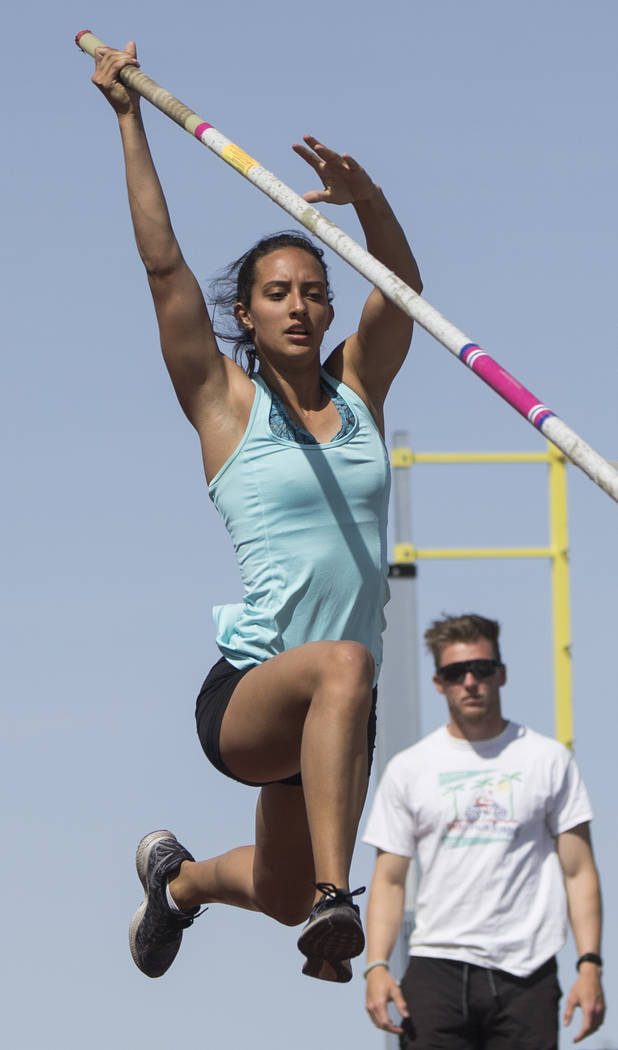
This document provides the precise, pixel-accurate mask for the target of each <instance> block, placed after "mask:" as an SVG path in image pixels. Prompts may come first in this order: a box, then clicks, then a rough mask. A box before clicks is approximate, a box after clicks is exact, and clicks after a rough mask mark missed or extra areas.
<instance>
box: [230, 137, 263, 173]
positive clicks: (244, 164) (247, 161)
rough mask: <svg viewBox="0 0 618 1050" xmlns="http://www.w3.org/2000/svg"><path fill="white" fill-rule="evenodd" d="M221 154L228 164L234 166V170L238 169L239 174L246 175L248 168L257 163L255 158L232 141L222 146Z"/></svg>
mask: <svg viewBox="0 0 618 1050" xmlns="http://www.w3.org/2000/svg"><path fill="white" fill-rule="evenodd" d="M221 156H222V157H223V159H224V160H226V161H227V163H228V164H231V165H232V167H233V168H236V171H239V172H240V174H241V175H246V174H247V172H248V171H249V168H253V167H255V165H256V164H257V163H258V162H257V160H254V159H253V157H250V156H249V154H248V153H245V151H244V150H243V149H241V148H240V146H236V145H234V143H233V142H230V143H229V145H227V146H224V147H223V149H222V150H221Z"/></svg>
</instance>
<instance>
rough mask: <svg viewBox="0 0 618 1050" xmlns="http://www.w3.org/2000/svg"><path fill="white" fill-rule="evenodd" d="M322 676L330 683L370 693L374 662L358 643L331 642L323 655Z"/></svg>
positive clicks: (367, 651)
mask: <svg viewBox="0 0 618 1050" xmlns="http://www.w3.org/2000/svg"><path fill="white" fill-rule="evenodd" d="M321 670H322V674H323V675H324V676H325V677H326V678H328V679H329V680H331V681H334V682H337V683H339V684H341V685H343V686H345V687H347V688H350V689H356V690H359V691H361V692H367V691H369V692H371V688H372V686H373V678H374V674H375V662H374V659H373V656H372V655H371V653H370V652H369V649H367V647H366V646H364V645H361V644H360V642H331V643H329V644H328V648H327V650H326V651H325V654H324V661H323V664H322V668H321Z"/></svg>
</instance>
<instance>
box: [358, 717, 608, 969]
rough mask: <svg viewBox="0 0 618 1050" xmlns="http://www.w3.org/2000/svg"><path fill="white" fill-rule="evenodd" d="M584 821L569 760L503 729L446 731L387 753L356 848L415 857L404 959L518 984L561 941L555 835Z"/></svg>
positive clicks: (548, 743)
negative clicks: (467, 968)
mask: <svg viewBox="0 0 618 1050" xmlns="http://www.w3.org/2000/svg"><path fill="white" fill-rule="evenodd" d="M591 818H592V809H591V807H590V801H589V799H588V794H587V792H586V789H585V787H584V784H583V782H582V779H581V776H580V773H579V770H578V768H577V764H576V762H575V760H574V758H573V756H572V755H571V754H570V752H569V751H568V750H567V749H566V748H565V747H564V746H563V745H562V744H559V743H558V742H557V741H556V740H552V739H550V738H549V737H546V736H541V734H540V733H535V732H534V731H533V730H531V729H528V728H526V727H525V726H520V725H517V723H515V722H509V723H508V724H507V726H506V728H505V729H504V730H503V732H502V733H500V735H499V736H497V737H494V738H493V739H491V740H482V741H476V742H470V741H467V740H460V739H458V738H457V737H454V736H452V735H451V734H450V733H449V732H448V730H447V729H446V728H445V727H444V728H441V729H438V730H436V731H435V732H434V733H431V734H430V735H429V736H427V737H425V738H424V739H423V740H421V741H419V743H417V744H414V746H413V747H410V748H407V749H406V750H405V751H401V752H400V753H399V754H398V755H395V757H394V758H393V759H391V761H390V762H389V764H388V766H387V767H386V770H385V773H384V776H383V777H382V780H381V782H380V784H379V786H378V790H377V792H376V796H375V799H374V803H373V808H372V810H371V814H370V816H369V821H368V823H367V827H366V830H365V834H364V836H363V840H364V841H365V842H367V843H369V844H370V845H372V846H376V847H377V848H378V849H381V850H384V851H385V852H387V853H396V854H397V855H399V856H402V857H413V856H414V855H415V854H418V860H419V865H420V869H421V880H420V885H419V890H418V897H417V902H416V915H415V926H414V929H413V931H412V935H411V937H410V953H411V954H412V955H425V956H432V957H435V958H440V959H458V960H461V961H462V962H469V963H475V964H476V965H478V966H488V967H493V968H495V969H500V970H506V971H508V972H509V973H512V974H515V975H516V976H519V977H525V976H527V975H528V974H530V973H532V972H533V971H534V970H536V969H537V968H538V967H539V966H541V965H542V964H543V963H544V962H545V961H546V960H547V959H549V958H550V957H551V956H552V955H554V954H555V953H556V952H557V951H558V950H559V949H560V948H561V947H562V945H563V944H564V941H565V939H566V923H567V915H566V895H565V890H564V881H563V877H562V871H561V868H560V864H559V861H558V856H557V853H556V848H555V836H556V835H558V834H560V833H561V832H563V831H568V830H569V829H570V828H573V827H575V826H576V825H577V824H581V823H583V822H585V821H588V820H590V819H591Z"/></svg>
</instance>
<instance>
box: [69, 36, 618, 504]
mask: <svg viewBox="0 0 618 1050" xmlns="http://www.w3.org/2000/svg"><path fill="white" fill-rule="evenodd" d="M75 42H76V43H77V45H78V47H80V48H81V49H82V51H85V52H86V53H87V54H89V55H92V56H93V57H94V52H95V50H96V48H97V47H105V46H106V45H105V44H104V43H103V42H102V41H101V40H98V39H97V37H96V36H94V35H93V34H92V33H91V32H90V30H88V29H84V30H82V32H81V33H78V34H77V36H76V37H75ZM118 76H119V78H120V80H121V81H122V83H123V84H126V86H127V87H130V88H131V89H132V90H133V91H137V93H138V94H139V95H142V96H143V98H146V99H148V101H149V102H151V103H152V104H153V106H156V107H157V109H160V110H161V112H162V113H165V115H166V116H168V117H170V118H171V119H172V120H174V121H175V122H176V124H179V125H180V127H181V128H184V130H185V131H187V132H188V133H189V134H190V135H193V136H194V137H195V138H196V139H197V140H198V141H199V142H201V143H202V144H203V145H204V146H207V147H208V149H209V150H212V152H213V153H216V154H217V156H218V157H221V158H222V159H223V160H224V161H226V162H227V163H228V164H231V166H232V167H233V168H235V169H236V171H238V172H240V174H241V175H243V176H244V177H245V178H246V179H247V181H248V182H250V183H252V184H253V185H254V186H255V187H256V188H257V189H258V190H261V191H262V193H265V194H266V196H267V197H270V199H271V200H272V201H274V202H275V204H278V205H279V207H280V208H283V210H284V211H287V213H288V214H289V215H292V216H293V218H295V219H296V220H297V222H300V223H301V224H302V225H303V226H305V227H306V229H308V230H310V231H311V233H313V234H315V236H316V237H319V238H320V240H321V241H324V243H325V244H327V245H328V246H329V248H332V249H333V251H335V252H337V255H340V256H341V258H342V259H344V260H345V261H346V262H347V263H349V264H350V266H353V267H354V269H355V270H358V272H359V273H360V274H362V275H363V277H366V278H367V280H368V281H370V282H371V284H373V285H375V287H376V288H379V289H380V291H381V292H383V294H384V295H385V296H386V297H387V298H388V299H390V300H391V301H392V302H393V303H395V305H396V306H398V307H399V309H400V310H403V312H404V313H405V314H407V315H408V317H411V318H412V319H413V320H414V321H416V322H417V323H418V324H420V325H421V326H422V327H423V328H424V329H425V330H426V331H427V332H429V334H430V335H432V336H433V337H434V339H437V340H438V342H439V343H441V344H442V346H443V347H445V348H446V349H447V350H448V351H449V352H450V353H451V354H453V355H454V356H455V357H457V358H458V359H459V360H460V361H462V362H463V364H465V365H467V367H468V368H469V369H470V370H471V371H472V372H474V374H475V375H477V376H478V377H479V378H480V379H482V380H483V382H484V383H487V385H488V386H490V387H491V389H492V390H493V391H494V392H495V393H496V394H499V395H500V397H501V398H503V399H504V400H505V401H506V402H507V404H509V405H510V406H511V408H514V409H515V410H516V411H517V412H519V413H520V415H522V416H523V417H524V419H527V420H528V422H529V423H531V424H532V426H533V427H535V428H536V429H537V430H540V432H541V433H542V434H544V436H545V437H546V438H548V440H549V441H553V443H554V444H555V445H557V447H558V448H559V449H561V451H562V452H564V454H565V455H566V456H568V458H569V459H570V460H571V462H572V463H575V465H576V466H578V467H580V468H581V470H583V471H584V473H585V474H587V475H588V477H589V478H591V479H592V481H594V482H595V484H596V485H598V486H599V488H602V489H603V490H604V491H605V492H607V494H608V495H609V496H611V498H612V499H614V500H616V502H617V503H618V472H617V471H616V470H614V468H613V467H612V466H610V464H609V463H608V462H607V460H606V459H603V457H602V456H600V455H599V453H598V452H595V450H594V449H593V448H591V447H590V445H588V444H586V442H585V441H584V440H583V439H582V438H581V437H580V436H579V434H576V433H575V431H574V430H572V429H571V427H569V426H567V424H566V423H565V422H564V421H563V420H562V419H559V418H558V416H557V415H556V413H555V412H552V410H551V409H549V408H547V405H544V404H543V402H542V401H539V399H538V398H537V397H535V395H534V394H532V393H531V392H530V391H529V390H527V389H526V388H525V386H522V384H521V383H520V382H519V380H517V379H515V377H514V376H512V375H510V374H509V373H508V372H507V371H506V369H504V368H502V366H501V365H499V364H498V362H497V361H494V359H493V358H492V357H490V356H489V354H487V353H486V352H485V351H484V350H482V349H481V348H480V346H477V344H476V343H473V342H471V340H470V339H469V338H468V336H467V335H464V333H463V332H461V331H460V330H459V329H458V328H456V327H455V325H454V324H451V322H450V321H447V319H446V317H443V316H442V314H441V313H439V312H438V311H437V310H436V309H435V307H434V306H431V304H430V303H428V302H427V300H426V299H422V298H421V296H420V295H418V293H417V292H415V291H414V290H413V289H412V288H409V287H408V285H407V284H405V282H404V281H402V280H400V278H399V277H397V275H396V274H394V273H393V272H392V271H391V270H389V269H388V267H386V266H384V265H383V264H382V263H381V262H379V261H378V259H375V258H374V257H373V255H370V254H369V252H368V251H365V249H364V248H361V246H360V244H357V243H356V241H353V240H352V238H351V237H348V235H347V234H346V233H344V232H343V230H340V229H339V227H338V226H335V224H334V223H333V222H331V221H330V220H329V219H327V218H326V216H324V215H322V212H320V211H318V210H317V208H314V207H313V206H312V205H311V204H308V203H307V201H306V200H304V199H303V198H302V197H301V196H299V194H298V193H295V192H294V190H291V189H290V187H289V186H286V185H285V183H283V182H281V181H280V180H279V179H278V178H276V176H275V175H273V173H272V172H271V171H267V169H266V168H264V167H262V165H261V164H259V163H258V161H257V160H254V158H253V157H250V156H249V154H248V153H245V151H244V150H242V149H241V148H240V146H237V145H236V144H235V143H234V142H230V140H229V139H227V138H226V137H225V135H222V134H221V132H220V131H217V129H216V128H213V126H212V124H209V123H208V122H207V121H205V120H202V118H201V117H199V116H198V115H197V113H194V112H193V110H191V109H189V107H188V106H185V105H184V103H183V102H180V101H179V100H178V99H177V98H174V96H173V95H170V93H169V91H166V90H165V89H164V88H162V87H161V86H160V85H159V84H156V83H155V81H154V80H151V79H150V77H147V76H146V74H145V73H142V72H141V70H139V69H136V68H135V67H134V66H125V67H124V68H123V69H121V70H120V72H119V74H118Z"/></svg>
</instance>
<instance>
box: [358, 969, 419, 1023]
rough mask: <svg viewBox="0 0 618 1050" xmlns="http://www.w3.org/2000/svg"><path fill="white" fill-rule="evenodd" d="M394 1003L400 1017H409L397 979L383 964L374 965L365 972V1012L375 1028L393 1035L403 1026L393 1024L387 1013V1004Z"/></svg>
mask: <svg viewBox="0 0 618 1050" xmlns="http://www.w3.org/2000/svg"><path fill="white" fill-rule="evenodd" d="M389 1003H394V1004H395V1006H396V1007H397V1009H398V1011H399V1013H400V1014H401V1016H402V1017H409V1016H410V1015H409V1013H408V1007H407V1006H406V1001H405V999H404V997H403V995H402V994H401V988H400V987H399V985H398V984H397V981H396V980H395V978H394V977H393V976H392V974H390V973H389V971H388V970H387V969H386V967H385V966H376V967H375V969H374V970H370V972H369V973H368V974H367V994H366V997H365V1005H366V1007H367V1013H368V1014H369V1016H370V1018H371V1020H372V1021H373V1023H374V1025H375V1026H376V1028H381V1029H382V1030H383V1031H384V1032H392V1033H393V1035H401V1033H402V1032H403V1028H401V1026H400V1025H396V1024H393V1022H392V1021H391V1019H390V1017H389V1015H388V1004H389Z"/></svg>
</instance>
